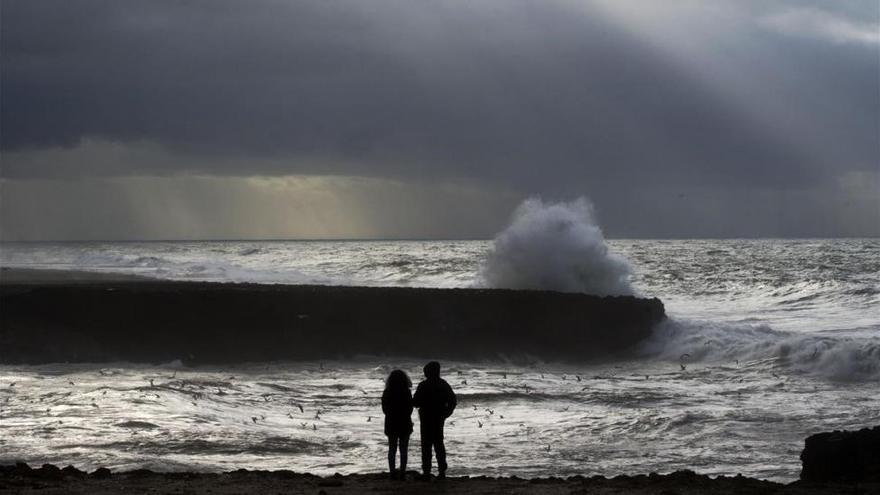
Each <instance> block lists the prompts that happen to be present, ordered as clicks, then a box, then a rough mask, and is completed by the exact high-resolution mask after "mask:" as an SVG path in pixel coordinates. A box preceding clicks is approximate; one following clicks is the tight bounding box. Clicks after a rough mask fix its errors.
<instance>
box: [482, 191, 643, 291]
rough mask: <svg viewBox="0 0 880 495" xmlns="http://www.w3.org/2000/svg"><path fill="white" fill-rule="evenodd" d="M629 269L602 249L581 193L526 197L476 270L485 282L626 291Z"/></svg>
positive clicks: (513, 286) (507, 286)
mask: <svg viewBox="0 0 880 495" xmlns="http://www.w3.org/2000/svg"><path fill="white" fill-rule="evenodd" d="M631 272H632V270H631V269H630V265H629V263H628V262H627V260H626V259H625V258H623V257H622V256H619V255H617V254H614V253H612V252H610V251H609V250H608V246H607V245H606V243H605V237H604V236H603V235H602V229H601V228H600V227H599V225H598V223H597V222H596V220H595V215H594V214H593V208H592V205H591V204H590V202H589V201H588V200H587V199H586V198H583V197H581V198H578V199H576V200H574V201H572V202H569V203H545V202H543V201H542V200H541V199H538V198H531V199H528V200H526V201H524V202H523V203H522V204H521V205H520V206H519V207H518V208H517V209H516V211H515V212H514V214H513V220H512V221H511V223H510V225H509V226H508V227H507V228H506V229H505V230H504V231H503V232H501V233H500V234H498V236H497V237H496V238H495V242H494V245H493V247H492V249H491V250H490V251H489V254H488V256H487V258H486V261H485V263H484V264H483V266H482V270H481V274H482V279H483V282H484V284H485V285H486V286H488V287H493V288H503V289H535V290H554V291H560V292H583V293H586V294H595V295H600V296H608V295H631V294H632V293H633V290H632V286H631V285H630V281H629V277H630V274H631Z"/></svg>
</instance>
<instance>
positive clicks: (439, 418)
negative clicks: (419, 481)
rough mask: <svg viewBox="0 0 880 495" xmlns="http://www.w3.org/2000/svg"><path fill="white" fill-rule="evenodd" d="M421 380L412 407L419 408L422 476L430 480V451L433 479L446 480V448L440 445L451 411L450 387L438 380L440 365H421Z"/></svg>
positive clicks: (452, 404) (452, 395)
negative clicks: (434, 471) (434, 463)
mask: <svg viewBox="0 0 880 495" xmlns="http://www.w3.org/2000/svg"><path fill="white" fill-rule="evenodd" d="M424 371H425V379H424V380H423V381H422V383H419V386H418V388H416V394H415V396H413V405H415V406H416V407H418V408H419V429H420V431H421V434H422V473H423V474H422V476H423V478H424V479H430V477H431V449H432V448H433V449H434V452H435V453H436V454H437V476H438V477H439V478H445V477H446V467H447V466H446V447H445V446H444V445H443V423H444V422H445V421H446V418H448V417H449V416H451V415H452V411H454V410H455V406H456V400H455V393H454V392H453V391H452V387H450V386H449V384H448V383H446V380H444V379H442V378H440V363H438V362H437V361H431V362H430V363H428V364H426V365H425V370H424Z"/></svg>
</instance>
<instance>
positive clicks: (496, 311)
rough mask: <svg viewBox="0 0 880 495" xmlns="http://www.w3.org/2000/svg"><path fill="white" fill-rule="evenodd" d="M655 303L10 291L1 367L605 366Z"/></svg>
mask: <svg viewBox="0 0 880 495" xmlns="http://www.w3.org/2000/svg"><path fill="white" fill-rule="evenodd" d="M664 318H665V313H664V308H663V303H661V302H660V301H659V300H658V299H639V298H635V297H596V296H588V295H584V294H566V293H557V292H539V291H514V290H482V289H415V288H375V287H374V288H368V287H334V286H302V285H299V286H297V285H265V284H230V283H223V284H221V283H197V282H168V281H148V280H138V281H132V280H120V281H106V280H97V281H85V282H82V281H77V282H70V281H61V282H53V283H48V282H45V281H42V282H37V283H34V282H31V283H17V282H15V281H14V280H13V281H9V280H8V279H7V280H6V281H4V282H2V283H0V363H9V364H12V363H30V364H37V363H48V362H107V361H118V360H124V361H132V362H153V363H156V362H169V361H173V360H176V359H180V360H182V361H184V362H185V363H191V364H209V363H229V362H245V361H269V360H298V359H329V358H336V357H346V356H353V355H396V356H409V357H436V358H446V359H453V358H459V359H474V358H477V359H479V358H495V357H499V356H506V357H510V358H517V357H519V356H535V357H540V358H544V359H547V358H551V359H562V360H586V359H597V358H603V357H608V356H610V355H612V354H614V353H619V352H621V351H624V350H625V349H627V348H629V347H631V346H632V345H633V344H635V343H637V342H639V341H640V340H642V339H644V338H645V337H647V336H648V335H649V334H650V332H651V328H652V326H653V325H654V324H656V323H658V322H660V321H661V320H663V319H664Z"/></svg>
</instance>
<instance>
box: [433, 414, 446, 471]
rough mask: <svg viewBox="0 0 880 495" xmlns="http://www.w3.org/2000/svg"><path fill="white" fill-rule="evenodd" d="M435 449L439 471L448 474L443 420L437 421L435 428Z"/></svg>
mask: <svg viewBox="0 0 880 495" xmlns="http://www.w3.org/2000/svg"><path fill="white" fill-rule="evenodd" d="M434 450H435V451H436V452H437V473H438V474H439V475H440V476H441V477H442V476H445V475H446V467H447V466H446V445H444V444H443V421H440V422H439V423H437V426H436V430H434Z"/></svg>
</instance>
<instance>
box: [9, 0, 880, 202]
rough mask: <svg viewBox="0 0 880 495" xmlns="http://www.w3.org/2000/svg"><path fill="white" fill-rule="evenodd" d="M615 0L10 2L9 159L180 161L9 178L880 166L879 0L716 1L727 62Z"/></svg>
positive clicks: (686, 181) (712, 181)
mask: <svg viewBox="0 0 880 495" xmlns="http://www.w3.org/2000/svg"><path fill="white" fill-rule="evenodd" d="M602 3H603V2H601V1H598V0H597V1H596V2H580V3H578V2H563V1H560V2H549V1H548V2H525V1H509V2H504V1H482V2H442V1H429V2H411V1H394V0H376V1H370V2H359V1H323V0H321V1H318V0H315V1H297V2H282V1H260V2H242V1H225V0H212V1H209V2H208V1H204V2H198V1H150V2H140V1H110V0H108V1H89V0H85V1H76V2H71V1H67V0H58V1H52V0H46V1H39V2H34V1H27V0H20V1H16V0H4V1H3V4H2V8H3V12H2V23H3V25H2V28H3V29H2V49H3V53H2V57H3V69H2V86H0V91H2V95H0V96H2V105H3V106H2V114H0V117H2V122H0V124H2V150H3V151H4V154H7V156H9V153H13V155H14V156H20V155H22V154H26V153H28V152H32V151H37V150H40V149H45V148H50V147H59V146H60V147H74V146H77V145H79V144H80V143H81V142H82V140H84V139H87V140H88V139H92V140H99V141H106V142H115V143H152V144H155V145H159V146H161V147H165V148H167V149H168V150H170V151H169V153H172V154H174V155H175V156H177V157H178V159H174V160H156V161H141V162H138V163H136V164H134V165H131V164H129V166H127V167H122V168H119V169H114V168H112V167H110V168H109V169H108V167H107V165H106V164H102V163H97V161H96V162H95V163H91V162H90V161H89V160H87V159H86V160H83V162H82V163H78V164H77V166H76V169H75V171H73V170H71V168H70V167H69V166H67V164H61V163H57V162H54V161H43V162H34V161H33V160H16V159H7V160H4V161H5V162H6V163H5V164H4V166H3V168H2V175H3V176H5V177H8V178H27V177H52V176H57V175H63V174H65V173H66V174H71V173H73V174H75V175H78V176H89V175H100V174H108V173H109V174H119V173H125V174H133V175H164V174H173V173H199V174H205V173H207V174H215V175H237V176H250V175H258V174H262V175H284V174H340V175H361V176H375V177H401V178H426V177H438V178H466V179H474V180H478V181H486V182H497V181H501V182H504V183H507V184H510V185H511V186H513V187H519V188H522V189H531V190H538V191H551V192H561V193H565V192H567V191H568V189H579V188H582V187H583V185H584V184H586V183H590V184H593V185H595V184H600V185H602V184H614V185H616V186H617V187H620V186H621V185H627V184H667V185H676V186H679V185H680V186H682V187H688V186H703V185H709V186H743V187H747V186H761V187H789V186H793V187H798V186H802V185H813V184H817V183H823V182H826V181H830V180H832V179H833V178H834V177H837V176H839V175H840V174H842V173H845V172H846V171H850V170H871V169H875V168H876V165H877V163H878V160H880V151H878V144H877V135H878V132H880V123H878V109H880V103H878V101H880V96H878V57H877V51H878V44H875V43H872V42H871V40H870V39H867V41H865V40H861V39H860V38H859V33H860V32H861V31H858V30H859V29H862V28H865V26H867V28H866V29H868V32H870V28H871V27H872V26H875V25H876V22H877V17H878V14H877V10H878V9H877V7H876V5H873V4H872V2H864V3H859V2H824V3H815V4H807V3H804V2H798V3H786V2H773V3H764V4H760V3H735V2H708V3H706V5H722V6H724V5H736V6H737V7H736V8H737V9H738V10H737V12H738V13H737V15H739V16H740V17H735V18H734V19H733V20H731V21H730V22H731V25H732V27H730V29H727V30H719V32H718V34H717V36H714V37H708V38H707V37H701V36H700V35H698V34H694V35H693V37H692V38H691V40H692V44H693V45H695V46H694V47H693V48H694V49H695V50H700V49H703V52H702V53H703V55H705V56H706V57H708V59H709V60H711V61H714V63H716V64H717V70H716V68H715V67H713V66H712V65H709V66H700V64H699V62H700V61H701V60H700V59H699V58H697V59H693V54H690V55H688V54H684V55H682V56H680V57H677V56H676V54H675V53H669V52H668V51H666V50H664V49H663V47H658V46H655V43H653V42H652V40H651V38H650V37H648V38H644V37H640V36H638V35H637V33H633V32H632V30H630V29H628V28H627V26H626V25H625V23H620V22H615V21H614V19H612V18H610V17H609V16H607V15H605V14H604V13H603V9H602V8H601V4H602ZM623 4H629V5H632V6H634V7H633V10H635V11H636V13H635V14H634V15H636V16H637V15H638V10H640V9H639V8H638V7H639V4H638V3H635V2H622V3H619V4H618V5H623ZM684 4H686V3H684ZM644 5H649V4H644ZM793 9H794V10H793ZM804 9H807V10H804ZM817 12H818V13H819V14H816V13H817ZM648 15H650V13H649V14H648ZM823 15H824V16H826V17H822V16H823ZM773 16H776V17H773ZM786 16H787V17H786ZM826 18H827V19H831V20H832V21H833V20H835V19H837V20H841V19H842V22H843V23H844V24H843V26H844V27H843V28H840V27H839V26H838V27H837V28H835V27H834V25H830V27H828V28H827V29H826V27H825V25H824V24H822V22H823V19H826ZM700 21H701V19H700V18H696V19H694V22H700ZM866 23H867V24H866ZM826 24H827V23H826ZM831 24H833V23H831ZM847 26H849V31H847V29H848V28H847ZM696 27H698V26H695V25H688V24H687V22H682V24H681V26H679V28H678V29H679V30H680V31H682V32H684V33H687V32H688V31H689V30H694V31H697V29H695V28H696ZM703 28H705V27H703ZM835 29H836V30H835ZM823 30H824V31H823ZM851 32H855V34H854V35H853V34H851ZM823 33H830V34H829V35H828V36H830V37H831V38H827V39H826V38H823ZM835 33H842V34H840V36H841V37H842V38H840V39H837V38H834V36H833V35H834V34H835ZM848 33H850V34H848ZM847 36H849V37H850V38H852V39H853V42H852V43H849V42H847V41H848V40H849V38H847ZM868 37H870V35H868ZM700 45H705V47H703V46H700ZM701 67H702V68H701ZM722 69H724V70H729V71H730V77H728V76H727V75H725V74H724V73H723V72H722ZM701 70H702V71H706V73H700V71H701ZM744 74H745V75H747V76H746V77H744V78H743V79H742V80H733V77H734V76H738V77H742V76H743V75H744ZM719 79H720V81H719ZM236 158H238V159H236ZM123 171H124V172H123Z"/></svg>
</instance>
